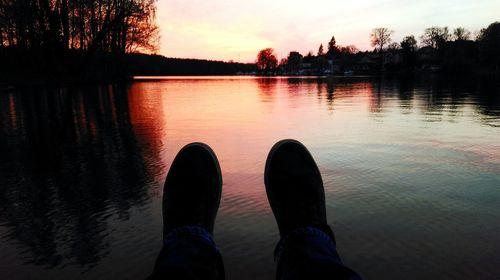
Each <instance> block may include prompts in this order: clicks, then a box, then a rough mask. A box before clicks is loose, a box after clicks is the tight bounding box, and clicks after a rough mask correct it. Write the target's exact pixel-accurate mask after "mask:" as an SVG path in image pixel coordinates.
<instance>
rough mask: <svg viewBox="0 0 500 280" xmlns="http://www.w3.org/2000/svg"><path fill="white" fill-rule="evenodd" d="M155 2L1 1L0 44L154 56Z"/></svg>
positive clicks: (155, 33) (99, 0) (155, 37)
mask: <svg viewBox="0 0 500 280" xmlns="http://www.w3.org/2000/svg"><path fill="white" fill-rule="evenodd" d="M155 16H156V0H93V1H88V0H72V1H68V0H23V1H19V0H0V44H1V45H3V46H16V47H21V48H45V49H54V48H56V49H61V48H62V49H79V50H87V51H100V52H113V53H125V52H134V51H143V52H154V51H155V50H156V49H157V46H158V43H159V33H158V27H157V25H156V23H155Z"/></svg>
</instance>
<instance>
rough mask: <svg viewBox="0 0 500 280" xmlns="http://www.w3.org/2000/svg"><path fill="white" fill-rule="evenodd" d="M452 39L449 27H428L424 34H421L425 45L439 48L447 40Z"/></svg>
mask: <svg viewBox="0 0 500 280" xmlns="http://www.w3.org/2000/svg"><path fill="white" fill-rule="evenodd" d="M449 39H450V34H449V32H448V27H437V26H434V27H429V28H426V29H425V31H424V34H423V35H422V36H420V40H421V42H422V44H423V45H424V46H429V47H432V48H433V49H436V50H437V49H439V48H440V47H441V46H442V45H443V44H444V43H445V42H446V41H448V40H449Z"/></svg>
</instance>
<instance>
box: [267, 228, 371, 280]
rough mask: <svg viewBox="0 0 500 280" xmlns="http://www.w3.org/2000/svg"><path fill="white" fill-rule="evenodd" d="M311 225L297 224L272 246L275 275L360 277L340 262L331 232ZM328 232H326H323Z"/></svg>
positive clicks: (292, 279) (292, 278)
mask: <svg viewBox="0 0 500 280" xmlns="http://www.w3.org/2000/svg"><path fill="white" fill-rule="evenodd" d="M325 228H327V229H325V231H323V230H320V229H318V228H314V227H305V228H299V229H296V230H294V231H292V232H290V233H289V234H288V235H287V236H285V237H283V238H282V239H281V240H280V241H279V242H278V245H277V246H276V249H275V251H274V259H275V261H276V262H277V263H278V270H277V273H276V279H278V280H281V279H286V280H296V279H352V280H355V279H361V278H360V277H359V276H358V275H357V274H356V272H354V271H353V270H351V269H349V268H347V267H346V266H344V264H343V263H342V261H341V259H340V257H339V255H338V253H337V249H336V247H335V240H334V238H333V233H332V232H331V229H330V228H329V227H328V226H325ZM328 232H329V233H331V235H330V234H327V233H328Z"/></svg>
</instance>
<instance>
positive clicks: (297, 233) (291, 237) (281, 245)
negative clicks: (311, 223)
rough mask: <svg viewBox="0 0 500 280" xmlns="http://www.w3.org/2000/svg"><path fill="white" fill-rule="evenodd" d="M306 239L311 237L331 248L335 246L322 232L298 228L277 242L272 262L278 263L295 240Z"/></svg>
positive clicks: (329, 237)
mask: <svg viewBox="0 0 500 280" xmlns="http://www.w3.org/2000/svg"><path fill="white" fill-rule="evenodd" d="M307 237H312V238H315V239H318V240H321V241H322V242H325V243H328V244H331V245H332V246H335V241H334V240H333V239H332V237H331V236H330V235H328V234H327V233H326V232H325V231H323V230H320V229H318V228H315V227H303V228H298V229H295V230H293V231H291V232H290V233H288V234H287V235H286V236H284V237H283V238H281V240H280V241H279V242H278V244H277V245H276V248H275V249H274V261H275V262H278V261H279V259H280V257H281V254H282V253H283V251H284V250H285V248H286V247H287V246H288V245H289V244H291V243H292V244H293V243H294V242H295V241H296V240H298V239H304V238H307Z"/></svg>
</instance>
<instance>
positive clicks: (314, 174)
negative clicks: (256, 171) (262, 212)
mask: <svg viewBox="0 0 500 280" xmlns="http://www.w3.org/2000/svg"><path fill="white" fill-rule="evenodd" d="M264 181H265V185H266V192H267V197H268V199H269V203H270V205H271V208H272V210H273V213H274V216H275V218H276V222H277V224H278V228H279V231H280V237H281V239H280V241H279V243H278V245H277V246H276V250H275V252H274V256H275V260H276V261H277V263H278V270H277V274H276V279H360V277H359V276H358V274H356V272H354V271H353V270H351V269H349V268H348V267H346V266H345V265H344V264H343V263H342V261H341V259H340V257H339V255H338V253H337V250H336V247H335V237H334V235H333V232H332V230H331V228H330V227H329V226H328V224H327V219H326V208H325V191H324V188H323V181H322V179H321V174H320V172H319V169H318V167H317V165H316V163H315V162H314V159H313V158H312V156H311V154H310V153H309V151H308V150H307V149H306V147H305V146H304V145H302V144H301V143H300V142H298V141H295V140H282V141H280V142H278V143H276V144H275V145H274V146H273V148H272V149H271V151H270V152H269V155H268V157H267V161H266V167H265V173H264Z"/></svg>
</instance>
